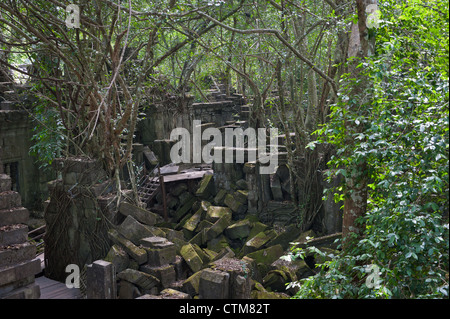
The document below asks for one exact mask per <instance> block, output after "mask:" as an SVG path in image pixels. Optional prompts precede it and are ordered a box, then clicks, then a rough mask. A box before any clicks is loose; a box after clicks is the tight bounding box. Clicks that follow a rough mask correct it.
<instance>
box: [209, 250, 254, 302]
mask: <svg viewBox="0 0 450 319" xmlns="http://www.w3.org/2000/svg"><path fill="white" fill-rule="evenodd" d="M212 265H213V268H214V269H217V270H220V271H223V272H227V273H228V274H229V275H230V298H231V299H249V298H250V294H251V279H250V275H251V273H253V269H252V266H251V265H250V263H248V262H247V260H244V259H242V260H240V259H237V258H232V257H225V258H221V259H218V260H216V261H214V262H213V263H212Z"/></svg>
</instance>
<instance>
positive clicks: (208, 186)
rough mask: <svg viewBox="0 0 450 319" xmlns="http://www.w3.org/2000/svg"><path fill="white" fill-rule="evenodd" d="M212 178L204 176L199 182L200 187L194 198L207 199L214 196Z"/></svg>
mask: <svg viewBox="0 0 450 319" xmlns="http://www.w3.org/2000/svg"><path fill="white" fill-rule="evenodd" d="M214 192H215V191H214V177H213V175H212V174H206V175H205V176H203V178H202V180H201V181H200V185H199V187H198V189H197V192H196V193H195V195H196V196H198V197H200V198H202V199H208V198H209V197H211V196H214Z"/></svg>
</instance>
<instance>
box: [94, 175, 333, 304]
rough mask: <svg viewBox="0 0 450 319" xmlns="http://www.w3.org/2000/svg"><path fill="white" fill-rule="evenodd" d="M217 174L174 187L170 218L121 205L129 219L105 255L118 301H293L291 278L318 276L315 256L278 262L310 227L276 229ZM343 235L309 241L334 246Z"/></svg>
mask: <svg viewBox="0 0 450 319" xmlns="http://www.w3.org/2000/svg"><path fill="white" fill-rule="evenodd" d="M212 179H213V176H212V175H205V176H204V178H203V179H202V180H201V182H200V183H199V185H198V186H197V187H196V188H190V189H189V188H188V187H186V186H183V185H185V184H183V183H179V184H178V185H175V186H173V187H172V188H171V189H170V192H169V195H168V197H169V198H172V199H171V200H169V201H168V202H170V201H173V202H174V203H176V204H169V206H170V207H171V211H170V212H171V213H170V216H171V220H170V221H169V222H164V221H163V220H162V218H161V217H160V215H158V214H154V213H152V212H150V211H149V210H146V209H143V208H139V207H137V206H135V205H132V204H130V203H127V202H122V203H121V204H120V206H119V213H120V214H121V215H123V217H125V219H124V220H123V222H122V223H121V224H120V225H118V226H117V227H115V228H114V229H110V231H109V233H108V235H109V238H110V240H111V242H112V243H113V245H112V247H111V249H110V251H109V253H108V254H107V256H105V258H104V260H103V261H104V262H106V265H105V267H109V266H110V265H114V267H113V269H114V272H115V276H116V280H117V287H118V288H117V296H118V297H119V298H121V299H132V298H157V299H158V298H164V299H166V298H167V299H169V298H205V299H207V298H214V299H228V298H230V299H233V298H234V299H247V298H255V299H262V298H288V297H289V296H291V295H293V294H294V293H295V290H294V289H289V290H286V284H287V283H289V282H292V281H296V280H299V279H301V278H305V277H307V276H311V275H314V263H315V261H314V259H313V257H312V256H310V258H309V259H306V261H304V260H295V261H287V260H285V259H280V257H281V256H283V255H286V254H287V253H288V251H289V248H290V245H291V243H292V242H300V243H303V246H304V247H305V246H306V245H308V243H309V242H308V239H311V238H313V237H314V233H313V232H312V231H311V230H310V231H307V232H304V233H301V232H300V231H299V229H298V228H297V227H296V226H295V225H289V226H287V227H286V228H285V229H284V230H283V231H276V230H275V229H274V228H273V227H270V226H268V225H265V224H263V223H261V222H260V221H259V220H258V218H257V217H256V216H255V215H250V214H247V215H245V213H246V205H245V203H246V196H247V192H246V191H245V189H237V190H235V191H233V192H230V191H224V190H219V191H218V192H215V190H214V186H213V185H214V184H213V180H212ZM180 185H181V186H180ZM242 186H243V187H242V188H245V187H244V185H242ZM242 217H243V218H242ZM338 236H339V234H338V235H337V236H328V237H327V238H325V240H322V239H320V240H319V241H317V240H312V242H313V244H314V245H315V246H319V248H320V246H322V247H325V246H327V247H329V244H330V243H332V242H333V241H334V239H335V238H337V237H338ZM324 249H325V250H327V252H330V248H324ZM331 251H332V250H331ZM103 261H102V262H103ZM88 273H89V271H88ZM88 278H89V277H88ZM113 281H114V280H113ZM114 284H115V282H114ZM89 290H90V289H89V282H88V291H89ZM94 290H95V289H94ZM112 291H114V289H112ZM88 297H89V296H88Z"/></svg>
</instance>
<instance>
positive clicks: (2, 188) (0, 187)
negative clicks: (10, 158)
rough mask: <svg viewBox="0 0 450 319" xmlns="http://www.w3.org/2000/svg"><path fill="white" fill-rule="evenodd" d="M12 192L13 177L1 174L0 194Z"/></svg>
mask: <svg viewBox="0 0 450 319" xmlns="http://www.w3.org/2000/svg"><path fill="white" fill-rule="evenodd" d="M10 190H11V177H9V176H8V175H6V174H0V193H2V192H7V191H10Z"/></svg>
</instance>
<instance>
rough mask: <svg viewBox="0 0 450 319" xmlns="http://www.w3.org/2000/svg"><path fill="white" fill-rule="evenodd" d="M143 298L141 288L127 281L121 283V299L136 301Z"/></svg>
mask: <svg viewBox="0 0 450 319" xmlns="http://www.w3.org/2000/svg"><path fill="white" fill-rule="evenodd" d="M140 296H141V292H140V291H139V288H138V287H137V286H136V285H134V284H132V283H131V282H128V281H126V280H121V281H120V282H119V299H136V298H139V297H140Z"/></svg>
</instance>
